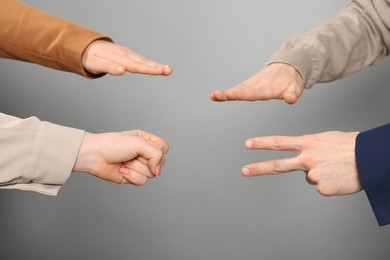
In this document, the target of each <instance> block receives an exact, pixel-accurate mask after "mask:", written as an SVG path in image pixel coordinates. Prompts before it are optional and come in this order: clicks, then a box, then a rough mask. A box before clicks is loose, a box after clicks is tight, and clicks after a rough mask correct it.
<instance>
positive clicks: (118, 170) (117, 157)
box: [73, 130, 168, 185]
mask: <svg viewBox="0 0 390 260" xmlns="http://www.w3.org/2000/svg"><path fill="white" fill-rule="evenodd" d="M167 152H168V144H167V143H166V142H165V141H164V140H163V139H161V138H160V137H157V136H155V135H152V134H149V133H147V132H144V131H141V130H134V131H128V132H119V133H103V134H91V133H86V134H85V137H84V140H83V142H82V145H81V148H80V151H79V154H78V157H77V160H76V163H75V166H74V168H73V170H74V171H76V172H87V173H90V174H92V175H94V176H96V177H98V178H101V179H103V180H106V181H110V182H114V183H118V184H129V183H132V184H135V185H144V184H146V182H147V181H148V179H150V178H153V177H155V176H159V175H160V171H161V167H162V166H163V165H164V162H165V159H164V155H165V154H166V153H167Z"/></svg>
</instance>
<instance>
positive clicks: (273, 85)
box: [210, 63, 304, 104]
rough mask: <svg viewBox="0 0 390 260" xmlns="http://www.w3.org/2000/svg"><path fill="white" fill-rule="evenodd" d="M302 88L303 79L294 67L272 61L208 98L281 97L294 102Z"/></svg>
mask: <svg viewBox="0 0 390 260" xmlns="http://www.w3.org/2000/svg"><path fill="white" fill-rule="evenodd" d="M303 89H304V87H303V79H302V77H301V75H300V74H299V72H298V71H297V70H296V69H295V68H294V67H292V66H290V65H288V64H285V63H273V64H270V65H268V66H266V67H265V68H263V69H262V70H260V71H259V72H258V73H256V74H255V75H253V76H252V77H250V78H249V79H247V80H245V81H244V82H242V83H240V84H238V85H236V86H234V87H232V88H230V89H228V90H224V91H222V90H216V91H214V92H212V93H211V94H210V98H211V99H212V100H213V101H218V102H224V101H258V100H270V99H283V100H284V101H285V102H286V103H288V104H294V103H296V102H297V100H298V98H299V97H300V96H301V94H302V92H303Z"/></svg>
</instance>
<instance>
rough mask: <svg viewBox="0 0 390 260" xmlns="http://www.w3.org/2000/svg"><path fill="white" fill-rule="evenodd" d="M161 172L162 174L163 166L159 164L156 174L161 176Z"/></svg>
mask: <svg viewBox="0 0 390 260" xmlns="http://www.w3.org/2000/svg"><path fill="white" fill-rule="evenodd" d="M160 174H161V166H160V165H158V166H157V167H156V176H160Z"/></svg>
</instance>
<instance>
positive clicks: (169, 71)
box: [163, 65, 173, 76]
mask: <svg viewBox="0 0 390 260" xmlns="http://www.w3.org/2000/svg"><path fill="white" fill-rule="evenodd" d="M172 72H173V69H172V67H171V66H170V65H165V66H164V68H163V75H165V76H169V75H171V74H172Z"/></svg>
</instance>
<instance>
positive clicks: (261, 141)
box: [210, 63, 362, 196]
mask: <svg viewBox="0 0 390 260" xmlns="http://www.w3.org/2000/svg"><path fill="white" fill-rule="evenodd" d="M303 89H304V82H303V79H302V77H301V76H300V74H299V72H298V71H297V70H295V68H294V67H292V66H290V65H288V64H284V63H273V64H271V65H268V66H266V67H265V68H264V69H262V70H261V71H260V72H258V73H256V74H255V75H254V76H252V77H251V78H249V79H247V80H245V81H244V82H242V83H240V84H238V85H237V86H234V87H232V88H230V89H228V90H224V91H220V90H217V91H214V92H213V93H211V94H210V98H211V99H212V100H213V101H219V102H223V101H233V100H236V101H259V100H270V99H283V100H284V101H285V102H286V103H288V104H295V103H296V102H297V100H298V98H299V97H300V96H301V94H302V92H303ZM357 134H358V133H357V132H348V133H346V132H338V131H333V132H324V133H319V134H312V135H304V136H299V137H290V136H264V137H255V138H251V139H248V140H247V141H246V143H245V145H246V147H247V148H248V149H252V150H277V151H291V152H294V153H295V154H296V156H295V157H291V158H284V159H276V160H270V161H264V162H258V163H253V164H249V165H246V166H244V167H242V174H243V175H244V176H246V177H249V176H260V175H270V174H280V173H287V172H292V171H304V172H306V180H307V182H308V183H310V184H313V185H317V190H318V192H319V193H321V194H322V195H324V196H332V195H346V194H351V193H355V192H359V191H361V190H362V185H361V182H360V179H359V175H358V171H357V167H356V161H355V140H356V136H357Z"/></svg>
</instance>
